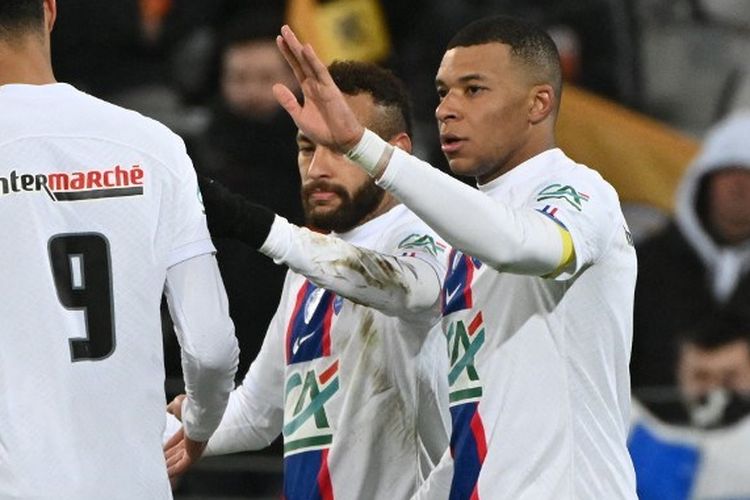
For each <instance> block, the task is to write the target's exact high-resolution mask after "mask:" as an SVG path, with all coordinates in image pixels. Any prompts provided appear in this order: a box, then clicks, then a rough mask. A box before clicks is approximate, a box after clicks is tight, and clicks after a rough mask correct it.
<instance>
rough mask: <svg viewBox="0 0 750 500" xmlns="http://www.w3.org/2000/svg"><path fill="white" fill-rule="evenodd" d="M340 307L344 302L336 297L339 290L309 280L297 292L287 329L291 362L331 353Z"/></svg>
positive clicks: (287, 344) (288, 361) (289, 362)
mask: <svg viewBox="0 0 750 500" xmlns="http://www.w3.org/2000/svg"><path fill="white" fill-rule="evenodd" d="M336 306H338V307H336ZM340 310H341V302H340V301H337V300H336V294H335V293H333V292H331V291H329V290H325V289H323V288H319V287H317V286H315V285H314V284H312V283H311V282H309V281H307V280H305V283H304V284H303V285H302V287H300V289H299V291H298V292H297V299H296V302H295V305H294V311H293V312H292V317H291V318H290V319H289V324H288V325H287V329H286V349H285V350H286V360H287V361H286V362H287V364H289V365H291V364H292V363H300V362H302V361H312V360H313V359H316V358H322V357H323V356H329V355H330V354H331V323H332V322H333V317H334V315H335V314H337V313H338V312H339V311H340Z"/></svg>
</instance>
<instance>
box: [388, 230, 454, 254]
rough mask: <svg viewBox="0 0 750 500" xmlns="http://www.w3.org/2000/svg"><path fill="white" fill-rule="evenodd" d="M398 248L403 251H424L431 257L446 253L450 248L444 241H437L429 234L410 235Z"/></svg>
mask: <svg viewBox="0 0 750 500" xmlns="http://www.w3.org/2000/svg"><path fill="white" fill-rule="evenodd" d="M398 248H399V249H401V250H406V249H412V250H423V251H425V252H427V253H429V254H430V255H433V256H435V257H437V256H438V254H441V253H443V252H445V249H446V248H448V246H447V245H446V244H445V243H443V242H442V241H437V240H435V238H433V237H432V236H430V235H429V234H417V233H414V234H410V235H409V236H407V237H406V238H404V239H403V240H401V242H400V243H399V244H398Z"/></svg>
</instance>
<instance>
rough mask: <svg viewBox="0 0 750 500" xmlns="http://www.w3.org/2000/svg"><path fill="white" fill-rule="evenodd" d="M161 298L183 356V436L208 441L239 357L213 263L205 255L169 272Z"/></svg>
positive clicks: (223, 406)
mask: <svg viewBox="0 0 750 500" xmlns="http://www.w3.org/2000/svg"><path fill="white" fill-rule="evenodd" d="M165 292H166V296H167V305H168V307H169V313H170V316H171V317H172V320H173V322H174V328H175V333H176V334H177V338H178V340H179V343H180V350H181V355H182V373H183V377H184V378H185V393H186V394H187V398H186V399H185V403H184V409H183V413H182V422H183V424H184V425H185V433H186V434H187V436H188V437H189V438H190V439H193V440H195V441H207V440H208V438H209V437H211V434H213V432H214V430H216V427H218V425H219V422H220V421H221V416H222V415H223V414H224V409H225V408H226V405H227V401H228V400H229V393H230V392H232V389H234V374H235V373H236V372H237V361H238V359H239V352H240V351H239V347H238V345H237V339H236V337H235V336H234V324H233V323H232V320H231V319H230V318H229V302H228V300H227V294H226V291H225V290H224V284H223V282H222V281H221V274H219V266H218V264H217V263H216V258H215V257H214V256H213V255H211V254H204V255H199V256H197V257H193V258H192V259H188V260H185V261H182V262H180V263H179V264H176V265H174V266H172V267H170V268H169V269H168V270H167V282H166V287H165ZM227 360H234V362H232V363H227Z"/></svg>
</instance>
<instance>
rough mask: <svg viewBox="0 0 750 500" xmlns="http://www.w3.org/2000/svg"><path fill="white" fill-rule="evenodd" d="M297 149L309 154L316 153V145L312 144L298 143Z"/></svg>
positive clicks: (303, 153) (305, 154)
mask: <svg viewBox="0 0 750 500" xmlns="http://www.w3.org/2000/svg"><path fill="white" fill-rule="evenodd" d="M297 150H298V151H299V154H301V155H304V156H309V155H312V154H313V153H315V146H313V145H312V144H298V145H297Z"/></svg>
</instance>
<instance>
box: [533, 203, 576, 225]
mask: <svg viewBox="0 0 750 500" xmlns="http://www.w3.org/2000/svg"><path fill="white" fill-rule="evenodd" d="M536 211H537V212H539V213H540V214H542V215H545V216H547V217H549V218H550V219H552V220H553V221H554V222H555V224H557V225H559V226H560V227H562V228H563V229H565V230H566V231H567V230H568V228H567V227H565V224H563V223H562V222H560V219H558V218H557V211H558V208H557V207H553V206H552V205H545V206H544V208H542V209H539V208H537V209H536Z"/></svg>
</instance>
